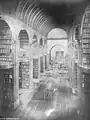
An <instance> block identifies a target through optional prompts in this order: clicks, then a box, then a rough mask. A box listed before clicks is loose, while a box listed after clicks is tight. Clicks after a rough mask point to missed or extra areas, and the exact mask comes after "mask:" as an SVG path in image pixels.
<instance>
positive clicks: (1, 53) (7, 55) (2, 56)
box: [0, 17, 12, 67]
mask: <svg viewBox="0 0 90 120" xmlns="http://www.w3.org/2000/svg"><path fill="white" fill-rule="evenodd" d="M11 44H12V32H11V29H10V27H9V25H8V23H7V22H6V21H5V20H4V19H3V18H2V17H0V67H1V66H3V67H5V66H8V65H10V64H11V63H12V56H11V53H12V49H11Z"/></svg>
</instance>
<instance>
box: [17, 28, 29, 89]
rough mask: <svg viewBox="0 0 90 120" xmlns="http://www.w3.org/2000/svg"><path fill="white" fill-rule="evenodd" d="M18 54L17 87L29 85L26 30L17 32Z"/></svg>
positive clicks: (26, 87)
mask: <svg viewBox="0 0 90 120" xmlns="http://www.w3.org/2000/svg"><path fill="white" fill-rule="evenodd" d="M19 42H20V51H19V52H20V54H19V89H29V87H30V73H29V70H30V61H29V53H28V48H29V35H28V33H27V31H26V30H21V31H20V33H19Z"/></svg>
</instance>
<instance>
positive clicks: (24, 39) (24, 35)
mask: <svg viewBox="0 0 90 120" xmlns="http://www.w3.org/2000/svg"><path fill="white" fill-rule="evenodd" d="M19 42H20V48H25V49H27V48H28V46H29V35H28V32H27V31H26V30H25V29H22V30H20V32H19Z"/></svg>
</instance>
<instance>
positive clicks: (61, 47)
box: [49, 45, 64, 64]
mask: <svg viewBox="0 0 90 120" xmlns="http://www.w3.org/2000/svg"><path fill="white" fill-rule="evenodd" d="M56 46H59V47H60V49H61V50H63V51H64V49H63V46H61V45H54V46H52V48H51V49H50V51H49V63H50V64H51V52H52V50H53V48H55V47H56Z"/></svg>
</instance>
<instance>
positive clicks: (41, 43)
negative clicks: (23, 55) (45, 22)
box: [40, 38, 43, 46]
mask: <svg viewBox="0 0 90 120" xmlns="http://www.w3.org/2000/svg"><path fill="white" fill-rule="evenodd" d="M40 45H41V46H42V45H43V39H42V38H41V39H40Z"/></svg>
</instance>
